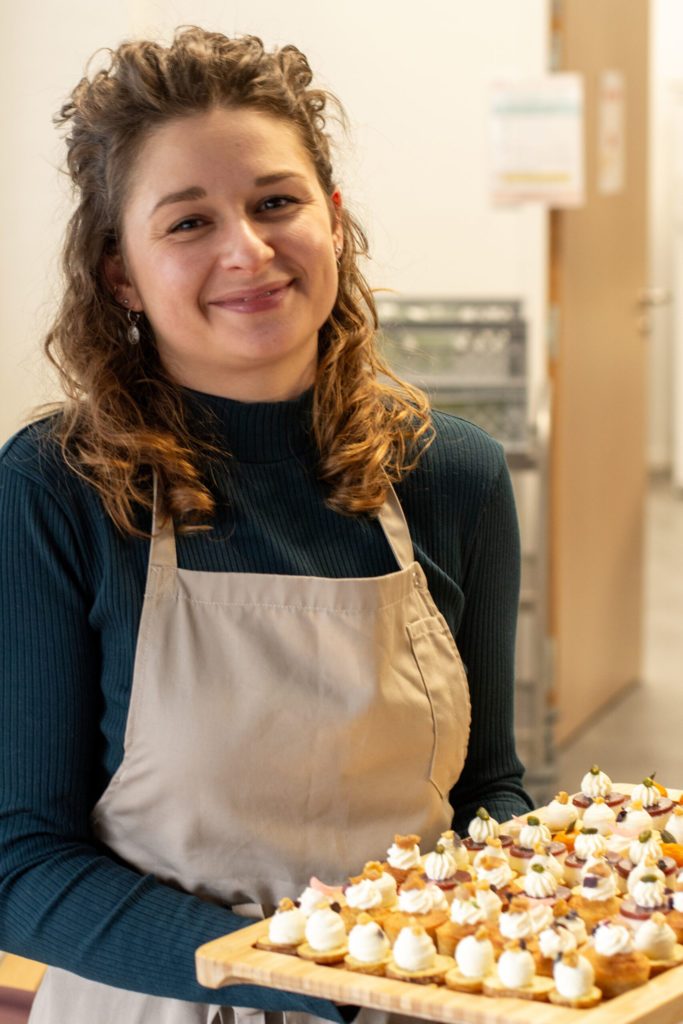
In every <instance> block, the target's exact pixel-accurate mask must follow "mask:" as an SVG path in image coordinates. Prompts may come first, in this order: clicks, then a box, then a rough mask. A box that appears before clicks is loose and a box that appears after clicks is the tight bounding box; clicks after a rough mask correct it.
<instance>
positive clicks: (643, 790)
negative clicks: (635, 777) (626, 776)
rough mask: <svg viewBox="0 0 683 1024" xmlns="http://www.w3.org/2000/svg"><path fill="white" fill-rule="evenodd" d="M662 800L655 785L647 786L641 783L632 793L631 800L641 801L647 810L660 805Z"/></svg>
mask: <svg viewBox="0 0 683 1024" xmlns="http://www.w3.org/2000/svg"><path fill="white" fill-rule="evenodd" d="M660 799H661V798H660V795H659V790H658V789H657V787H656V786H655V785H651V786H647V785H646V784H645V783H644V782H641V783H640V784H639V785H637V786H634V787H633V790H632V791H631V800H639V801H640V802H641V804H642V805H643V807H644V808H645V809H646V810H647V808H648V807H654V806H655V805H656V804H658V803H659V801H660Z"/></svg>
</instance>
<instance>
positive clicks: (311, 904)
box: [297, 885, 330, 917]
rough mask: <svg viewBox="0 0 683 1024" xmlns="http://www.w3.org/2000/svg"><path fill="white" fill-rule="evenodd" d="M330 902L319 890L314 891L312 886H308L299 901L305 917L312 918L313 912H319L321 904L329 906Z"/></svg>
mask: <svg viewBox="0 0 683 1024" xmlns="http://www.w3.org/2000/svg"><path fill="white" fill-rule="evenodd" d="M329 902H330V901H329V900H328V898H327V897H326V896H323V894H322V893H321V892H320V890H319V889H313V888H311V886H310V885H308V886H306V888H305V889H304V891H303V892H302V893H301V895H300V896H299V897H298V899H297V903H298V904H299V908H300V909H301V912H302V913H303V915H304V916H305V917H310V916H311V914H312V913H313V911H314V910H317V909H318V907H319V906H320V904H321V903H324V904H327V905H328V906H329Z"/></svg>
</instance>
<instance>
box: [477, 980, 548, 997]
mask: <svg viewBox="0 0 683 1024" xmlns="http://www.w3.org/2000/svg"><path fill="white" fill-rule="evenodd" d="M553 987H554V986H553V982H552V979H551V978H540V977H539V976H538V975H536V977H535V978H534V979H533V981H532V982H531V984H530V985H525V986H524V988H507V986H505V985H503V983H502V981H501V980H500V978H499V977H498V975H497V974H490V975H489V976H488V978H484V984H483V986H482V989H483V992H484V995H485V996H494V997H496V998H498V997H500V996H512V997H513V998H514V999H535V1000H536V1001H537V1002H547V1000H548V998H549V993H550V990H551V989H552V988H553Z"/></svg>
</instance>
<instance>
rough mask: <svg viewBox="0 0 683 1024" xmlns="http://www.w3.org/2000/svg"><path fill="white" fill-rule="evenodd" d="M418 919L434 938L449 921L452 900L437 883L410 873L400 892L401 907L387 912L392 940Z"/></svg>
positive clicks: (388, 933)
mask: <svg viewBox="0 0 683 1024" xmlns="http://www.w3.org/2000/svg"><path fill="white" fill-rule="evenodd" d="M412 919H414V920H416V921H417V922H418V923H419V925H420V926H421V927H422V928H424V929H425V931H426V932H427V933H428V934H429V935H430V937H431V938H434V937H435V936H436V929H437V928H438V927H439V925H442V924H444V923H445V922H446V921H447V920H448V901H447V900H446V897H445V896H444V894H443V892H442V890H441V889H439V887H438V886H437V885H432V884H428V883H426V882H425V881H424V879H423V878H422V875H420V874H418V873H417V872H413V874H410V875H408V877H407V878H406V880H405V882H404V883H403V885H401V886H400V888H399V891H398V906H397V909H396V910H394V911H392V912H391V913H389V914H387V916H386V918H385V919H384V921H383V927H384V930H385V931H386V933H387V935H388V936H389V939H390V940H391V942H395V941H396V937H397V936H398V934H399V933H400V932H401V930H402V929H403V928H406V927H407V926H408V924H409V922H410V921H411V920H412Z"/></svg>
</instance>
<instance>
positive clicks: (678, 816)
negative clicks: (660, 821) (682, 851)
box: [664, 804, 683, 843]
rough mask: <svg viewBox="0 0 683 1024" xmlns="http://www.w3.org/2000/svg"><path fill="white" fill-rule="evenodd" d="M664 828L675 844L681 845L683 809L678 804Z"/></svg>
mask: <svg viewBox="0 0 683 1024" xmlns="http://www.w3.org/2000/svg"><path fill="white" fill-rule="evenodd" d="M664 828H665V829H666V831H667V832H670V833H671V835H672V836H673V840H674V842H675V843H683V807H682V806H681V805H680V804H676V806H675V807H674V809H673V811H672V812H671V814H670V815H669V817H668V818H667V819H666V825H665V826H664Z"/></svg>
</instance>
